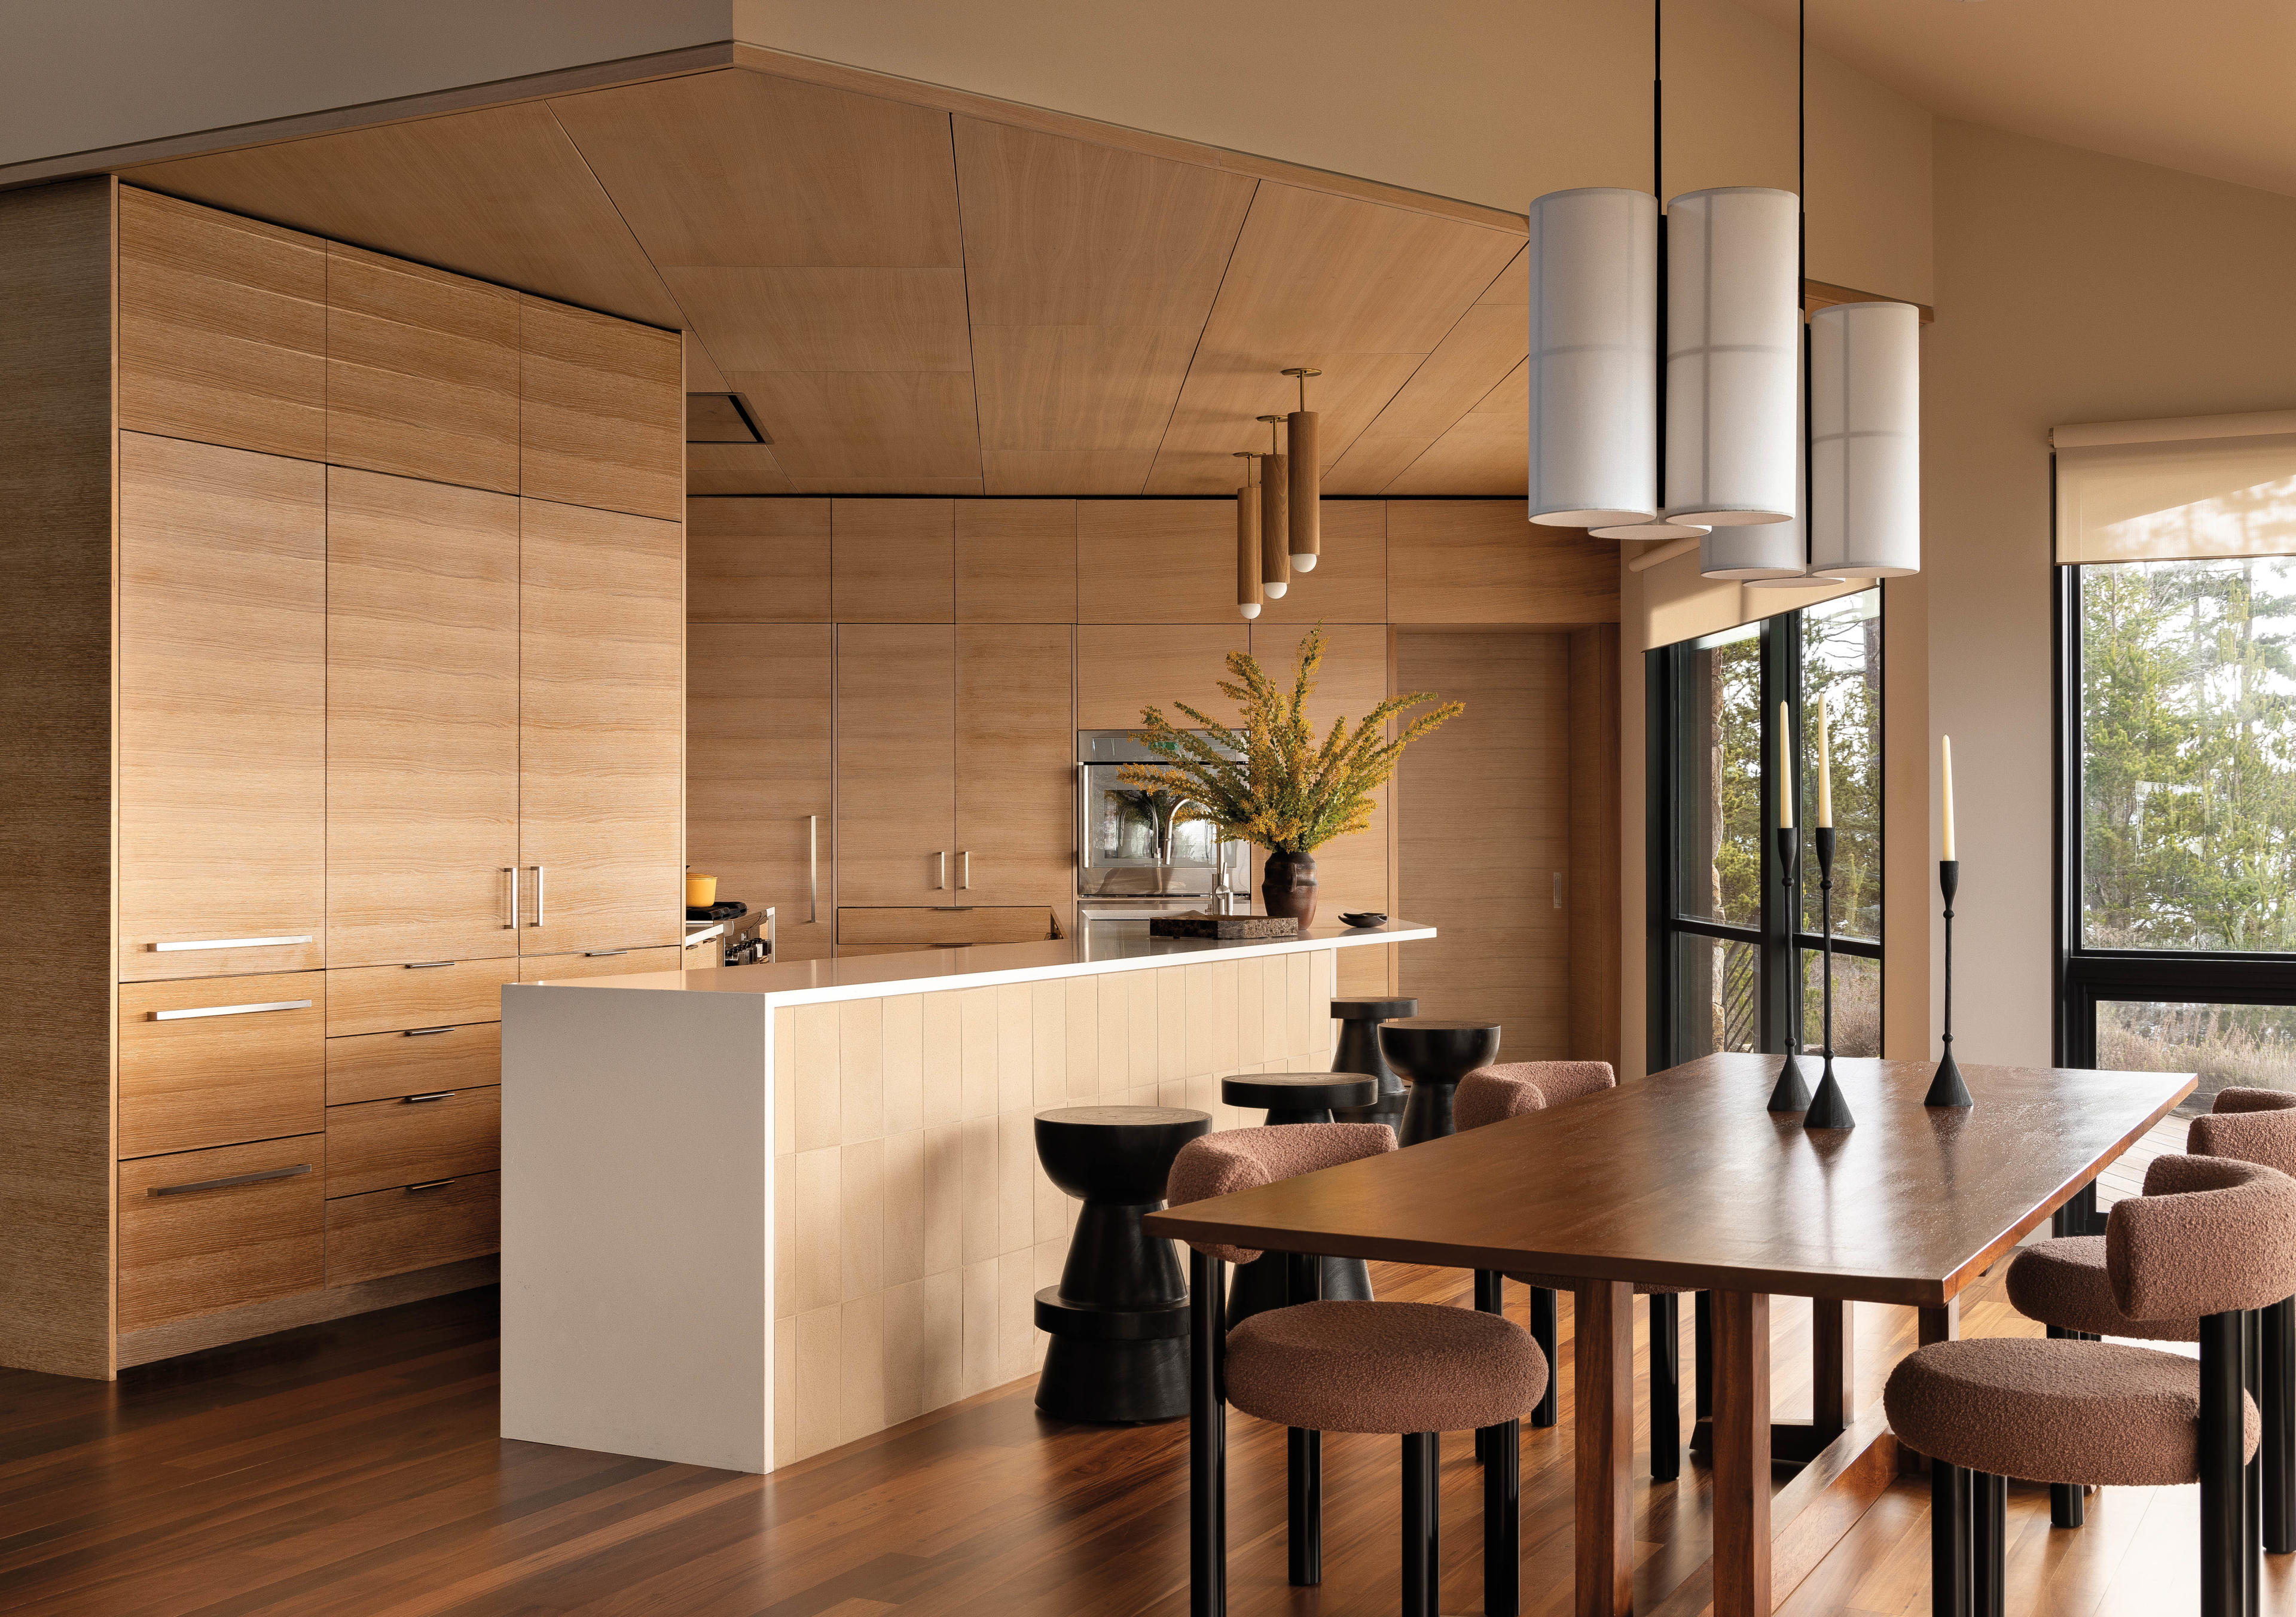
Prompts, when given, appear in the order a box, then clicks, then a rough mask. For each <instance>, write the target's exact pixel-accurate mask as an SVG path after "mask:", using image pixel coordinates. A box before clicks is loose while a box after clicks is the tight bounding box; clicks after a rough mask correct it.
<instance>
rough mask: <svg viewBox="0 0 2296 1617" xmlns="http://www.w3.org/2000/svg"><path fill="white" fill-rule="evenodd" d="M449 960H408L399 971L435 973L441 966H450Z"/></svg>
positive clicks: (451, 962)
mask: <svg viewBox="0 0 2296 1617" xmlns="http://www.w3.org/2000/svg"><path fill="white" fill-rule="evenodd" d="M452 964H455V963H454V962H453V961H451V960H410V961H408V962H407V963H406V964H405V965H404V966H402V967H401V968H400V969H401V970H402V971H409V972H435V971H437V970H438V969H439V967H440V966H442V965H452Z"/></svg>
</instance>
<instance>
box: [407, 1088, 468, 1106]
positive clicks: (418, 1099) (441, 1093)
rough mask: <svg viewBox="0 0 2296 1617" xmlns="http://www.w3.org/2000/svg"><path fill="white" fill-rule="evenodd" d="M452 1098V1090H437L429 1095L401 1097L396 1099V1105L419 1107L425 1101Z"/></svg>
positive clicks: (453, 1093)
mask: <svg viewBox="0 0 2296 1617" xmlns="http://www.w3.org/2000/svg"><path fill="white" fill-rule="evenodd" d="M454 1096H455V1092H454V1091H453V1090H452V1089H439V1090H437V1091H435V1092H433V1093H431V1094H430V1095H402V1096H399V1097H398V1104H400V1105H402V1106H420V1105H422V1104H423V1103H424V1102H426V1101H443V1100H452V1099H453V1098H454Z"/></svg>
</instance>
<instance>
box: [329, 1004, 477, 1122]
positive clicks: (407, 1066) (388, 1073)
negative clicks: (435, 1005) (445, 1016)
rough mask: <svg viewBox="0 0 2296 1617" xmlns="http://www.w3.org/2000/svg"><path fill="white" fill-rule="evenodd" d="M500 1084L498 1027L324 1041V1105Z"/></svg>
mask: <svg viewBox="0 0 2296 1617" xmlns="http://www.w3.org/2000/svg"><path fill="white" fill-rule="evenodd" d="M500 1082H502V1024H501V1023H500V1022H471V1023H469V1024H467V1025H465V1026H463V1027H459V1028H439V1029H424V1030H419V1031H410V1032H405V1033H362V1034H360V1035H359V1036H358V1037H357V1038H331V1039H329V1040H327V1104H329V1105H331V1106H348V1105H353V1104H357V1103H358V1102H360V1101H379V1100H396V1099H398V1097H399V1096H402V1095H430V1094H435V1093H437V1092H438V1091H439V1090H441V1089H476V1088H485V1087H488V1086H491V1085H495V1084H499V1083H500Z"/></svg>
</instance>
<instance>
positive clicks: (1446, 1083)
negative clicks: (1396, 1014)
mask: <svg viewBox="0 0 2296 1617" xmlns="http://www.w3.org/2000/svg"><path fill="white" fill-rule="evenodd" d="M1379 1047H1380V1050H1381V1053H1382V1054H1383V1055H1385V1056H1386V1057H1387V1059H1388V1063H1389V1064H1390V1066H1392V1067H1394V1069H1395V1070H1396V1071H1398V1072H1400V1073H1401V1074H1402V1075H1403V1076H1404V1077H1406V1078H1407V1079H1410V1080H1411V1099H1410V1101H1409V1102H1408V1103H1407V1104H1406V1105H1405V1107H1404V1109H1403V1127H1402V1129H1400V1130H1398V1133H1397V1136H1396V1138H1397V1142H1398V1144H1400V1145H1422V1144H1423V1143H1425V1142H1426V1141H1428V1140H1439V1139H1441V1138H1442V1137H1444V1136H1445V1135H1447V1134H1449V1133H1450V1132H1452V1129H1451V1092H1452V1091H1453V1090H1455V1089H1456V1088H1458V1087H1459V1080H1460V1079H1463V1078H1464V1077H1466V1076H1467V1074H1468V1073H1470V1072H1472V1071H1474V1070H1475V1069H1476V1068H1477V1067H1488V1066H1489V1065H1490V1064H1491V1063H1493V1062H1495V1061H1497V1059H1498V1057H1499V1024H1498V1023H1497V1022H1447V1021H1445V1020H1444V1019H1443V1018H1441V1017H1439V1016H1405V1017H1401V1018H1398V1019H1397V1020H1395V1021H1391V1022H1381V1023H1380V1024H1379Z"/></svg>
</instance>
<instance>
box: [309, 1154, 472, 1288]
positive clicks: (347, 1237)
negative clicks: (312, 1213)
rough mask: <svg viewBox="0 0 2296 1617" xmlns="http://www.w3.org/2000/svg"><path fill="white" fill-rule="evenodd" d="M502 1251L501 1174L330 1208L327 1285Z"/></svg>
mask: <svg viewBox="0 0 2296 1617" xmlns="http://www.w3.org/2000/svg"><path fill="white" fill-rule="evenodd" d="M501 1247H502V1175H500V1174H498V1173H478V1174H472V1175H471V1176H469V1177H468V1178H460V1179H455V1180H451V1181H449V1182H448V1183H447V1184H444V1185H436V1186H427V1187H425V1188H423V1189H420V1190H409V1189H405V1188H400V1189H396V1190H373V1191H369V1192H367V1193H366V1194H365V1195H357V1196H340V1197H338V1198H336V1199H335V1200H334V1201H332V1202H328V1203H327V1284H328V1285H354V1284H356V1283H357V1282H358V1281H361V1280H378V1279H381V1277H382V1276H385V1275H406V1274H411V1273H413V1272H414V1270H416V1269H423V1268H437V1267H438V1266H439V1264H442V1263H460V1262H461V1261H463V1260H464V1259H465V1258H480V1257H484V1256H485V1255H486V1254H487V1253H488V1252H496V1251H499V1250H500V1249H501Z"/></svg>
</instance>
